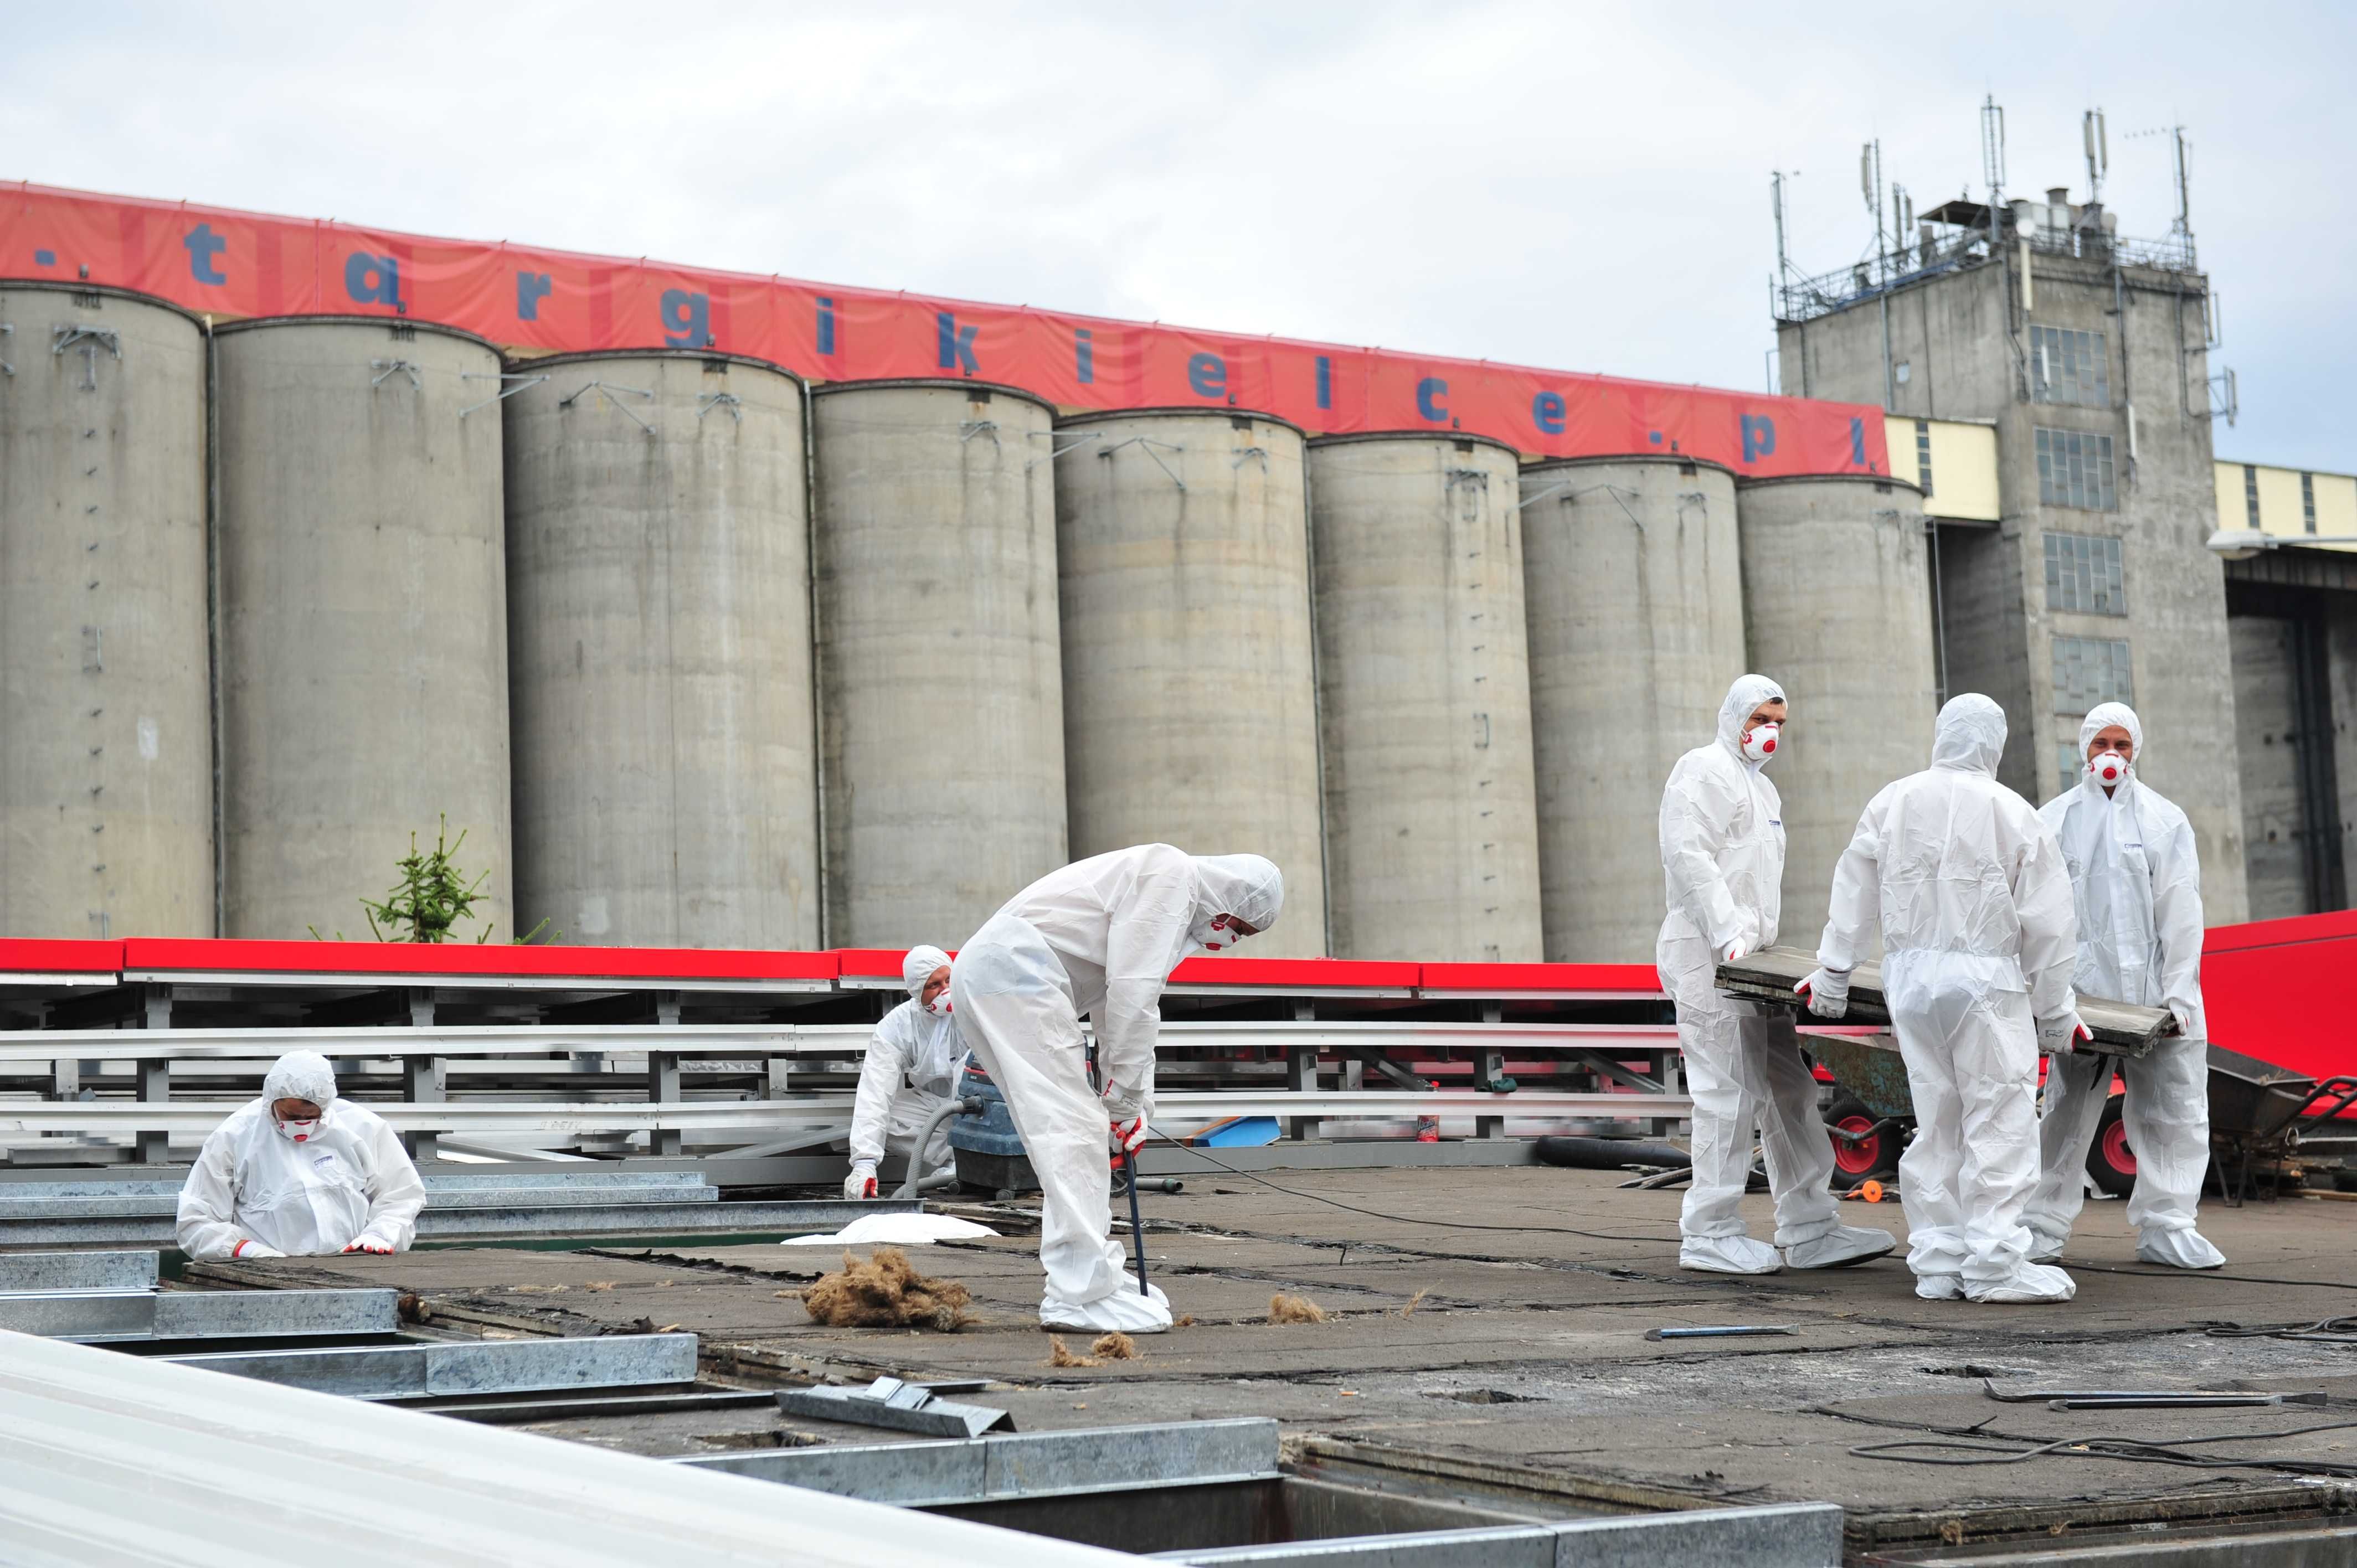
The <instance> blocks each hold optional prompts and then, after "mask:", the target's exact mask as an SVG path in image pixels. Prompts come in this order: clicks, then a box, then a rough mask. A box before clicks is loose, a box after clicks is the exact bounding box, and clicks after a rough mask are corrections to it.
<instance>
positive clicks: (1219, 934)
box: [1187, 915, 1244, 952]
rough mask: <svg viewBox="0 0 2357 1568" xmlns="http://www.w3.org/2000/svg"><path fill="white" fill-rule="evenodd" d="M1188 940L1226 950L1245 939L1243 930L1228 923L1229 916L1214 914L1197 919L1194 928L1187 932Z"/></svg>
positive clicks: (1221, 950)
mask: <svg viewBox="0 0 2357 1568" xmlns="http://www.w3.org/2000/svg"><path fill="white" fill-rule="evenodd" d="M1187 940H1189V942H1191V943H1193V944H1194V945H1195V946H1197V947H1200V948H1209V949H1211V950H1212V951H1213V952H1224V951H1225V950H1228V949H1229V948H1232V947H1233V946H1235V945H1236V944H1237V943H1238V942H1240V941H1242V940H1244V939H1243V932H1242V931H1239V930H1236V929H1234V928H1232V927H1231V926H1230V925H1229V924H1228V917H1227V916H1225V915H1214V916H1212V917H1211V918H1210V919H1208V920H1198V921H1196V922H1195V927H1194V929H1192V930H1190V931H1189V932H1188V933H1187Z"/></svg>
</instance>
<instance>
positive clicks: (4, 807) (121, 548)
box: [0, 282, 213, 937]
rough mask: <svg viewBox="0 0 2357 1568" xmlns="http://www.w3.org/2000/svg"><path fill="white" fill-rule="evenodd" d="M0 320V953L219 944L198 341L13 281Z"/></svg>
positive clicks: (132, 308) (83, 295)
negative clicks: (66, 339)
mask: <svg viewBox="0 0 2357 1568" xmlns="http://www.w3.org/2000/svg"><path fill="white" fill-rule="evenodd" d="M0 324H5V326H7V327H9V328H13V330H12V331H10V332H7V333H5V334H0V360H6V361H8V362H9V363H11V364H12V365H14V367H15V373H14V374H12V375H0V936H6V937H126V936H158V937H207V936H211V935H212V934H213V822H212V730H211V725H212V719H211V705H210V675H209V674H208V661H209V660H208V651H207V647H206V641H207V637H208V630H207V614H206V605H205V390H204V382H205V349H204V339H203V334H202V332H201V330H200V329H199V327H198V325H197V323H196V322H195V321H193V320H191V319H190V318H189V317H188V316H186V315H184V314H182V313H181V312H179V311H178V310H175V309H173V308H171V307H170V306H166V305H164V304H162V303H161V302H159V301H147V300H143V299H141V298H140V297H138V296H137V295H128V294H124V293H121V292H119V291H113V290H95V289H85V290H74V291H69V290H66V289H62V288H58V287H54V286H51V287H44V286H43V285H39V284H21V283H5V282H0ZM76 328H92V329H94V330H95V331H98V332H102V333H106V334H111V335H112V337H111V338H88V339H85V340H84V341H82V342H81V343H80V344H78V345H74V346H70V347H66V348H65V351H64V352H62V353H59V352H57V351H55V350H56V349H58V348H59V345H60V341H61V340H60V338H59V333H60V332H63V333H66V334H68V335H70V334H72V333H73V332H74V330H75V329H76Z"/></svg>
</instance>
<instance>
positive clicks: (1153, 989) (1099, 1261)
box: [950, 843, 1285, 1334]
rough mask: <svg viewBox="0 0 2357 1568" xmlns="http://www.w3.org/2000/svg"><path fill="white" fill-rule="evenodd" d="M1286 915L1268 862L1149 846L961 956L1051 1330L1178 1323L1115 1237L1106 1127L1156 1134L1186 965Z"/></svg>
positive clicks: (1012, 916)
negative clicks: (1025, 1176) (1166, 1002)
mask: <svg viewBox="0 0 2357 1568" xmlns="http://www.w3.org/2000/svg"><path fill="white" fill-rule="evenodd" d="M1284 906H1285V877H1284V875H1283V874H1282V873H1281V872H1279V871H1278V870H1277V868H1276V866H1275V865H1274V864H1273V863H1271V862H1269V861H1267V860H1264V859H1262V858H1261V857H1260V856H1259V855H1256V854H1211V855H1191V854H1186V853H1184V852H1183V851H1180V850H1176V849H1173V848H1171V847H1170V846H1169V845H1168V844H1167V843H1149V844H1141V845H1139V846H1138V847H1136V848H1135V849H1122V850H1115V851H1114V852H1113V853H1112V854H1100V855H1096V856H1093V857H1092V858H1091V859H1088V860H1083V861H1079V862H1076V863H1075V864H1073V865H1068V866H1065V867H1064V868H1063V869H1062V870H1060V871H1052V872H1049V874H1048V875H1045V876H1043V877H1041V878H1040V879H1039V881H1037V882H1035V883H1033V884H1032V885H1031V886H1028V887H1026V888H1025V889H1024V890H1023V891H1022V892H1020V893H1017V895H1016V896H1015V897H1013V898H1011V899H1009V900H1008V901H1007V904H1006V908H1003V909H1001V910H999V911H998V913H997V914H996V915H994V916H992V917H991V918H990V919H989V921H988V922H987V923H986V924H985V925H984V927H983V928H982V929H980V930H979V931H976V932H975V933H974V938H973V940H970V941H968V942H967V943H966V944H965V946H964V947H963V948H961V949H959V950H958V960H957V964H956V967H955V968H954V969H953V970H952V972H951V976H950V996H951V999H952V1006H953V1007H954V1008H955V1009H956V1015H957V1019H958V1026H959V1028H960V1029H961V1031H962V1032H963V1035H964V1036H965V1040H966V1043H967V1044H968V1045H969V1046H971V1047H973V1049H974V1059H975V1061H976V1062H978V1063H979V1064H980V1065H981V1068H982V1070H983V1071H985V1072H986V1073H988V1074H989V1075H990V1078H991V1081H992V1082H994V1083H996V1084H997V1085H998V1088H999V1091H1000V1092H1001V1093H1002V1094H1004V1095H1005V1096H1006V1111H1007V1114H1008V1115H1009V1116H1010V1117H1012V1118H1013V1120H1014V1122H1015V1130H1016V1132H1017V1133H1019V1134H1021V1136H1022V1139H1023V1148H1024V1152H1025V1153H1026V1154H1027V1155H1028V1156H1029V1157H1030V1161H1031V1167H1032V1169H1033V1170H1034V1171H1035V1172H1036V1173H1037V1174H1038V1176H1039V1194H1040V1213H1039V1262H1040V1266H1041V1267H1042V1268H1043V1269H1044V1270H1046V1272H1047V1276H1048V1282H1047V1290H1046V1294H1045V1295H1044V1297H1043V1298H1042V1300H1041V1301H1040V1304H1039V1321H1040V1323H1041V1325H1042V1326H1046V1327H1049V1328H1073V1329H1082V1330H1111V1329H1123V1330H1125V1331H1127V1332H1129V1333H1131V1334H1158V1333H1160V1332H1161V1331H1162V1330H1164V1329H1166V1328H1168V1327H1169V1326H1170V1321H1171V1320H1170V1303H1169V1300H1168V1297H1166V1296H1165V1295H1164V1294H1163V1293H1162V1292H1161V1290H1160V1289H1159V1288H1155V1289H1153V1290H1151V1291H1150V1292H1147V1293H1141V1292H1140V1291H1139V1289H1138V1282H1137V1277H1136V1276H1135V1274H1133V1273H1128V1272H1127V1271H1126V1270H1125V1269H1124V1268H1123V1267H1122V1262H1123V1260H1122V1253H1121V1249H1120V1248H1119V1247H1118V1246H1116V1245H1114V1241H1113V1239H1112V1235H1111V1231H1112V1229H1113V1178H1112V1171H1111V1168H1110V1166H1109V1165H1108V1163H1107V1161H1106V1157H1105V1156H1106V1152H1107V1148H1108V1144H1107V1128H1108V1127H1110V1128H1111V1136H1112V1144H1111V1146H1112V1147H1113V1148H1114V1150H1116V1151H1121V1150H1126V1151H1128V1152H1131V1153H1135V1151H1136V1149H1137V1148H1138V1146H1139V1145H1140V1144H1143V1143H1145V1141H1146V1126H1147V1123H1148V1122H1150V1121H1151V1120H1152V1119H1153V1115H1154V1045H1155V1037H1156V1035H1157V1032H1158V1031H1159V1029H1160V1027H1161V1024H1162V1013H1161V1003H1162V987H1163V984H1164V983H1165V982H1166V981H1168V978H1169V976H1170V972H1171V971H1172V970H1174V969H1176V968H1177V967H1178V966H1179V960H1181V959H1183V958H1185V957H1186V956H1187V955H1188V954H1189V953H1190V952H1200V951H1206V950H1208V951H1213V952H1217V951H1221V950H1225V949H1228V948H1232V947H1233V946H1234V945H1235V944H1236V943H1237V942H1239V941H1242V940H1243V939H1244V938H1246V937H1249V936H1254V935H1256V934H1257V933H1259V932H1261V931H1265V930H1266V929H1269V928H1270V927H1271V926H1273V925H1275V923H1276V917H1277V914H1278V912H1279V911H1280V910H1281V909H1282V908H1284ZM1083 1014H1086V1015H1089V1016H1090V1017H1091V1018H1092V1020H1093V1022H1094V1024H1095V1028H1096V1041H1097V1065H1098V1068H1099V1070H1100V1072H1101V1074H1102V1076H1103V1080H1104V1087H1103V1090H1102V1091H1100V1090H1096V1089H1093V1088H1092V1087H1091V1086H1090V1083H1089V1071H1088V1060H1087V1055H1086V1051H1085V1046H1084V1041H1083V1040H1082V1035H1081V1016H1082V1015H1083Z"/></svg>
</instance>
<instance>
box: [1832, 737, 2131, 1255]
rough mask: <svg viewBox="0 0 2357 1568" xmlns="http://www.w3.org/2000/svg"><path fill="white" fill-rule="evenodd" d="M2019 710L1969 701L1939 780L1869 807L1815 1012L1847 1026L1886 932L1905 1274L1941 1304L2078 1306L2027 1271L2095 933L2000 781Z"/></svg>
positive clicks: (1847, 854) (2022, 805)
mask: <svg viewBox="0 0 2357 1568" xmlns="http://www.w3.org/2000/svg"><path fill="white" fill-rule="evenodd" d="M2004 750H2005V710H2004V709H2002V708H2000V707H1998V706H1997V705H1996V703H1993V702H1991V701H1990V700H1989V699H1988V698H1986V697H1984V696H1982V695H1980V694H1979V693H1974V692H1968V693H1964V695H1963V696H1960V697H1957V698H1954V699H1953V700H1952V701H1951V702H1950V703H1948V705H1947V706H1946V707H1944V708H1942V709H1941V710H1940V719H1939V726H1938V728H1937V730H1936V732H1935V733H1934V735H1933V736H1932V766H1931V767H1930V768H1926V769H1925V770H1924V771H1922V772H1921V773H1914V774H1910V775H1909V776H1908V777H1906V778H1904V779H1900V780H1899V781H1898V782H1897V783H1895V784H1889V785H1886V786H1884V787H1883V789H1882V792H1881V793H1880V794H1878V795H1877V796H1875V798H1874V799H1873V800H1869V801H1868V802H1867V807H1866V811H1865V814H1864V815H1862V816H1860V817H1859V818H1858V820H1857V835H1856V836H1855V837H1854V838H1852V839H1851V840H1850V845H1849V848H1847V849H1846V850H1844V851H1843V852H1842V857H1841V861H1840V863H1839V864H1838V865H1835V868H1834V887H1833V907H1832V913H1831V918H1828V919H1827V920H1826V921H1825V934H1824V941H1823V942H1821V943H1820V944H1819V945H1818V948H1817V964H1818V967H1817V968H1816V969H1815V970H1813V972H1811V973H1810V975H1809V977H1808V979H1806V980H1804V981H1803V982H1801V983H1800V984H1799V985H1798V986H1796V987H1795V988H1794V989H1796V990H1798V991H1800V992H1801V993H1803V994H1804V995H1806V996H1807V997H1808V998H1809V1011H1810V1012H1812V1013H1814V1014H1815V1015H1817V1016H1819V1017H1821V1018H1838V1017H1840V1016H1842V1015H1844V1014H1845V1013H1846V1012H1847V1011H1848V1010H1849V977H1850V972H1851V971H1852V970H1853V969H1855V968H1857V965H1858V963H1859V961H1861V960H1863V959H1864V958H1866V957H1867V955H1868V954H1869V953H1871V952H1872V950H1873V949H1872V946H1871V944H1872V941H1873V931H1874V928H1875V925H1876V923H1877V921H1878V920H1879V922H1880V924H1881V928H1882V948H1883V959H1882V995H1883V1000H1884V1002H1885V1003H1886V1004H1888V1005H1889V1009H1890V1026H1891V1031H1892V1032H1893V1033H1894V1034H1896V1035H1897V1036H1899V1050H1900V1056H1901V1057H1902V1058H1904V1059H1905V1061H1906V1063H1907V1082H1908V1088H1909V1090H1910V1092H1911V1093H1912V1095H1913V1097H1914V1101H1915V1141H1914V1142H1913V1143H1911V1144H1908V1146H1907V1153H1906V1154H1905V1155H1902V1156H1901V1157H1900V1162H1899V1197H1900V1202H1901V1203H1902V1204H1903V1205H1904V1206H1905V1208H1906V1210H1907V1222H1908V1230H1909V1234H1908V1241H1909V1243H1910V1250H1909V1251H1908V1254H1907V1266H1908V1267H1909V1268H1910V1269H1912V1270H1913V1271H1914V1273H1915V1294H1917V1295H1920V1296H1921V1297H1923V1298H1924V1299H1925V1300H1926V1301H1952V1300H1953V1299H1954V1298H1955V1297H1957V1296H1960V1295H1964V1296H1969V1297H1971V1298H1972V1299H1973V1300H1975V1301H1996V1302H2038V1301H2068V1300H2070V1299H2071V1297H2072V1295H2074V1294H2077V1292H2078V1288H2079V1287H2078V1285H2077V1284H2076V1283H2074V1282H2073V1281H2072V1278H2071V1276H2070V1275H2068V1274H2066V1273H2063V1272H2062V1271H2061V1270H2060V1269H2054V1268H2048V1267H2046V1266H2045V1265H2043V1264H2040V1263H2033V1262H2030V1261H2029V1253H2030V1250H2031V1247H2032V1244H2033V1243H2032V1240H2031V1237H2030V1233H2029V1227H2028V1226H2027V1225H2025V1224H2023V1223H2022V1209H2023V1207H2024V1205H2026V1204H2027V1203H2028V1202H2029V1194H2030V1190H2031V1189H2032V1188H2033V1187H2036V1186H2037V1185H2038V1111H2037V1106H2036V1104H2035V1101H2036V1098H2037V1093H2038V1052H2039V1048H2040V1046H2041V1045H2044V1046H2046V1047H2048V1048H2050V1049H2051V1050H2055V1051H2058V1052H2060V1051H2068V1050H2070V1049H2072V1047H2073V1046H2074V1045H2075V1044H2076V1043H2077V1042H2078V1041H2079V1040H2082V1039H2085V1038H2087V1037H2089V1036H2088V1035H2087V1027H2086V1026H2085V1025H2084V1024H2083V1023H2081V1022H2080V1021H2079V1013H2078V1003H2077V1000H2076V999H2075V998H2074V997H2073V996H2072V992H2071V971H2072V965H2073V964H2074V963H2075V962H2076V961H2077V958H2078V947H2079V925H2078V921H2077V919H2076V918H2074V917H2073V915H2072V909H2071V875H2070V873H2069V871H2068V870H2066V869H2065V868H2064V866H2063V864H2062V851H2061V846H2060V845H2058V844H2057V843H2055V842H2054V832H2053V830H2052V829H2050V828H2049V827H2048V826H2047V825H2046V824H2045V823H2044V822H2041V821H2040V819H2039V815H2038V812H2037V811H2035V810H2033V809H2032V808H2031V806H2030V804H2029V801H2027V800H2023V799H2022V798H2021V797H2020V796H2018V795H2017V794H2015V793H2014V792H2013V791H2012V790H2010V789H2007V788H2006V787H2005V786H2004V785H2002V784H2000V783H1998V782H1997V781H1996V762H1997V757H1998V756H1999V754H2001V753H2002V752H2003V751H2004Z"/></svg>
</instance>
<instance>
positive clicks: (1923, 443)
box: [1915, 419, 2316, 533]
mask: <svg viewBox="0 0 2357 1568" xmlns="http://www.w3.org/2000/svg"><path fill="white" fill-rule="evenodd" d="M1915 482H1916V483H1917V484H1919V485H1921V487H1922V488H1923V493H1924V494H1925V495H1927V496H1928V495H1930V494H1931V493H1932V422H1931V421H1930V420H1928V419H1919V420H1917V421H1916V422H1915ZM2309 532H2311V533H2313V532H2316V531H2315V530H2314V529H2310V530H2309Z"/></svg>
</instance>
